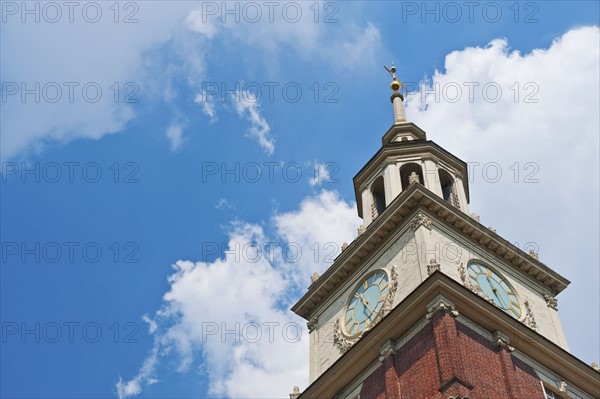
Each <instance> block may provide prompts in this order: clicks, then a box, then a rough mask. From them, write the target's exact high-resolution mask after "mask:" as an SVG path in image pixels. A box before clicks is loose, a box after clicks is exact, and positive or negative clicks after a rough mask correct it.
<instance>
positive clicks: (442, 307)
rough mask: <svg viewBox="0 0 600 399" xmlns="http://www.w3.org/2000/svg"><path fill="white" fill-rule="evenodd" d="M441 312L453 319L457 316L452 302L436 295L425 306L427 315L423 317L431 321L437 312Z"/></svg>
mask: <svg viewBox="0 0 600 399" xmlns="http://www.w3.org/2000/svg"><path fill="white" fill-rule="evenodd" d="M441 311H447V312H448V313H450V315H452V316H453V317H457V316H458V310H456V307H455V306H454V302H452V301H451V300H449V299H446V298H444V297H443V296H441V295H438V296H437V297H436V298H435V299H434V300H433V301H431V302H429V304H428V305H427V314H426V315H425V317H426V318H427V320H431V319H432V318H433V316H434V315H435V314H436V313H437V312H441Z"/></svg>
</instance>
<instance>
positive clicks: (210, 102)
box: [194, 90, 219, 123]
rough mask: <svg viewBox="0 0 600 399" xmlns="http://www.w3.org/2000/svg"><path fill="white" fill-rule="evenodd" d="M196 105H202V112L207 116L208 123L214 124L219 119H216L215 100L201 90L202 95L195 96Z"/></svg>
mask: <svg viewBox="0 0 600 399" xmlns="http://www.w3.org/2000/svg"><path fill="white" fill-rule="evenodd" d="M194 102H195V103H196V104H202V112H204V115H206V116H208V118H209V121H210V123H215V122H216V121H217V120H219V118H218V117H217V109H216V104H215V100H214V98H213V96H212V95H210V94H209V93H207V92H206V90H203V91H202V93H200V94H198V95H196V98H194Z"/></svg>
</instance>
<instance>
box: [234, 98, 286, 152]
mask: <svg viewBox="0 0 600 399" xmlns="http://www.w3.org/2000/svg"><path fill="white" fill-rule="evenodd" d="M231 98H232V99H233V101H234V103H235V109H236V111H237V113H238V115H239V116H240V117H241V118H246V119H247V120H248V121H249V122H250V127H249V128H248V130H247V136H248V137H250V138H252V139H253V140H255V141H256V142H258V144H259V145H260V146H261V147H262V149H263V150H264V151H265V152H266V153H267V154H268V155H273V153H274V152H275V139H274V138H273V137H272V136H271V134H270V132H271V128H270V126H269V124H268V123H267V121H266V119H265V118H264V117H263V116H262V115H261V114H260V104H259V100H258V98H257V97H256V96H255V95H254V94H253V93H251V92H249V91H240V90H238V91H237V92H236V93H235V94H232V95H231Z"/></svg>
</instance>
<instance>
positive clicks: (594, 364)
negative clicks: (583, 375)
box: [592, 362, 600, 373]
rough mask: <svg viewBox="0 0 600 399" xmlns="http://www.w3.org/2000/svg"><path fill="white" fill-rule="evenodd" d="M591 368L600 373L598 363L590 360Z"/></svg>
mask: <svg viewBox="0 0 600 399" xmlns="http://www.w3.org/2000/svg"><path fill="white" fill-rule="evenodd" d="M592 368H593V369H594V370H596V371H597V372H599V373H600V367H598V363H596V362H592Z"/></svg>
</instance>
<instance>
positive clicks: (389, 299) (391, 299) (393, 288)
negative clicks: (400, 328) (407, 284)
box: [373, 265, 398, 324]
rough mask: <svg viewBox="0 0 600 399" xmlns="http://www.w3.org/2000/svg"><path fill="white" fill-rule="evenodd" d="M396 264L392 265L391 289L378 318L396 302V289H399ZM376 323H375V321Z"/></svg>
mask: <svg viewBox="0 0 600 399" xmlns="http://www.w3.org/2000/svg"><path fill="white" fill-rule="evenodd" d="M396 269H397V268H396V265H392V268H391V270H390V289H389V291H388V295H387V298H385V303H384V304H383V306H382V307H381V312H380V316H378V317H377V318H378V319H381V318H382V317H384V316H385V315H387V314H388V313H390V311H391V310H392V304H393V303H394V296H395V295H396V290H397V289H398V272H397V271H396ZM373 324H375V323H373Z"/></svg>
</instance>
